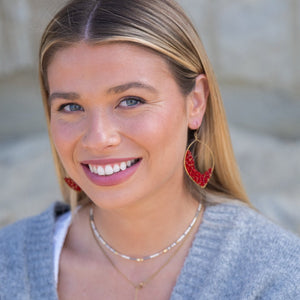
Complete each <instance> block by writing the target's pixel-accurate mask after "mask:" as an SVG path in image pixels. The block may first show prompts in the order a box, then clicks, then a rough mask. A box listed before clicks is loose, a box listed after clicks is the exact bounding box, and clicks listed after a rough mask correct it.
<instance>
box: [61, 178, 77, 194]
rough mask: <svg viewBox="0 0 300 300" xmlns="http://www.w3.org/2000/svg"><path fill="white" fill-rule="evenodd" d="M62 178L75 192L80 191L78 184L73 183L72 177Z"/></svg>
mask: <svg viewBox="0 0 300 300" xmlns="http://www.w3.org/2000/svg"><path fill="white" fill-rule="evenodd" d="M64 180H65V182H66V184H67V185H68V186H69V187H70V188H71V189H73V190H74V191H76V192H81V188H80V186H79V185H78V184H77V183H75V181H74V180H73V179H71V178H70V177H65V178H64Z"/></svg>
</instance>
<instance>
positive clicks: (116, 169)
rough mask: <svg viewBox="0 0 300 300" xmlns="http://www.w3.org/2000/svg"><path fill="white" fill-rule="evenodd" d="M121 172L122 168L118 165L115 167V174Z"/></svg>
mask: <svg viewBox="0 0 300 300" xmlns="http://www.w3.org/2000/svg"><path fill="white" fill-rule="evenodd" d="M118 172H120V166H119V165H118V164H115V165H114V173H118Z"/></svg>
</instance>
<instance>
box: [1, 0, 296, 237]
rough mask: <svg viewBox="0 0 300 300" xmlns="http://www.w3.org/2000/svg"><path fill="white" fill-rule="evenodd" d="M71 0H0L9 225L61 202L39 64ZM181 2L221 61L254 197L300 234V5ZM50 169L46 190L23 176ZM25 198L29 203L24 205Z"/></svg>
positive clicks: (4, 198) (250, 0)
mask: <svg viewBox="0 0 300 300" xmlns="http://www.w3.org/2000/svg"><path fill="white" fill-rule="evenodd" d="M65 2H66V1H65V0H0V173H1V174H0V182H1V183H0V184H1V185H2V186H1V189H0V190H1V197H0V198H1V199H0V226H1V224H2V225H3V224H4V223H7V222H11V221H13V220H15V219H17V218H20V217H23V216H24V215H29V214H32V213H36V212H37V211H39V210H40V209H41V207H42V206H43V205H40V206H39V204H40V203H41V201H40V199H41V198H42V199H45V203H46V202H47V203H48V202H51V201H53V195H52V194H51V193H52V192H53V193H54V195H55V197H58V198H59V192H58V189H57V186H56V183H55V176H54V170H53V168H52V167H51V166H52V162H51V158H50V151H49V145H48V143H47V138H46V125H45V120H44V115H43V108H42V104H41V97H40V92H39V86H38V85H39V84H38V78H37V60H38V45H39V39H40V37H41V34H42V32H43V29H44V27H45V26H46V24H47V22H48V21H49V19H50V17H51V16H53V14H54V12H55V11H56V10H57V9H58V8H59V7H61V6H62V5H63V4H64V3H65ZM179 3H180V4H181V5H182V6H183V7H184V9H185V10H186V12H187V13H188V15H189V16H190V17H191V19H192V20H193V22H194V24H195V25H196V27H197V29H198V31H199V33H200V35H201V37H202V40H203V42H204V45H205V47H206V49H207V52H208V56H209V57H210V59H211V61H212V64H213V67H214V70H215V73H216V75H217V78H218V81H219V83H220V86H221V92H222V95H223V99H224V104H225V108H226V112H227V115H228V119H229V123H230V126H231V128H232V133H233V142H234V147H235V150H236V153H237V158H238V161H239V164H240V166H241V172H242V176H243V179H244V181H245V183H246V187H247V189H248V191H249V194H250V197H251V198H253V199H254V202H255V201H257V202H256V203H255V204H257V206H258V207H259V208H260V209H262V210H263V211H264V212H265V214H267V215H268V214H269V215H270V216H271V217H272V218H274V219H277V220H278V222H279V223H281V224H283V225H285V224H287V227H289V228H291V229H292V230H295V231H298V232H299V233H300V218H299V215H300V209H299V208H300V203H299V201H300V200H299V196H298V195H299V194H300V180H299V178H300V171H299V169H300V161H299V160H300V154H299V153H300V151H299V150H300V121H299V120H300V59H299V53H300V1H298V0H180V1H179ZM39 136H41V139H39ZM20 149H23V150H24V151H23V150H22V151H23V152H20ZM30 149H31V150H30ZM22 157H26V158H27V161H25V160H22V159H21V158H22ZM29 159H30V161H29ZM41 168H47V176H48V177H47V178H44V181H43V182H42V184H39V185H38V188H34V187H32V186H30V184H28V183H27V181H24V174H28V176H32V178H37V177H39V178H40V179H41V178H42V177H43V176H44V175H43V174H45V171H44V170H42V169H41ZM26 170H27V172H26ZM27 180H28V178H27ZM18 187H19V188H18ZM50 191H51V192H50ZM11 197H12V198H16V199H15V200H14V199H13V200H10V201H8V199H10V198H11ZM19 198H24V199H25V200H24V201H27V202H26V203H27V205H26V206H23V207H22V209H17V207H18V204H17V203H19V202H13V201H20V200H19ZM255 199H256V200H255ZM14 203H15V204H14ZM42 203H43V202H42ZM32 205H33V206H34V208H35V210H34V209H33V208H32ZM44 205H45V204H44ZM1 218H2V219H1Z"/></svg>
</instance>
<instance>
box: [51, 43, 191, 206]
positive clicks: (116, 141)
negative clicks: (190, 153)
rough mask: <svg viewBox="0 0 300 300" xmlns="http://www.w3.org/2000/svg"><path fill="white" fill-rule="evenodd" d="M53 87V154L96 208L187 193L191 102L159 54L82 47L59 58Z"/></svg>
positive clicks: (53, 65) (130, 47) (111, 46)
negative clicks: (178, 191) (185, 166)
mask: <svg viewBox="0 0 300 300" xmlns="http://www.w3.org/2000/svg"><path fill="white" fill-rule="evenodd" d="M48 81H49V90H50V97H49V102H50V109H51V122H50V124H51V134H52V138H53V142H54V144H55V147H56V150H57V152H58V154H59V157H60V159H61V162H62V164H63V166H64V168H65V170H66V172H67V174H68V175H69V176H70V177H71V178H72V179H73V180H74V181H75V182H76V183H77V184H78V185H79V186H80V187H81V188H82V189H83V190H84V192H85V193H86V194H87V195H88V196H89V197H90V198H91V200H92V201H94V202H95V203H96V204H97V205H98V206H100V207H101V206H102V207H107V208H109V207H113V206H116V207H121V206H126V205H129V204H133V203H136V201H139V200H140V201H141V200H142V199H144V200H145V199H147V198H149V199H150V198H156V199H157V198H158V197H161V196H162V195H163V194H164V193H166V192H171V191H172V190H174V189H175V190H176V189H177V187H178V188H183V186H184V184H183V172H184V169H183V157H184V152H185V147H186V141H187V129H188V126H189V124H190V123H191V115H192V113H191V111H192V109H190V107H191V106H192V104H191V103H192V102H193V100H189V98H188V96H187V97H185V96H183V95H182V93H181V92H180V90H179V87H178V85H177V84H176V82H175V80H174V78H173V76H172V74H171V73H170V70H169V68H168V66H167V64H166V62H165V61H164V60H163V59H162V58H161V57H160V56H159V55H157V54H155V53H153V52H152V51H150V50H147V49H144V48H142V47H138V46H134V45H130V44H125V43H114V44H105V45H93V46H91V45H87V44H84V43H80V44H77V45H75V46H73V47H70V48H66V49H63V50H60V51H59V52H57V53H56V55H55V56H54V59H53V61H52V62H51V64H50V65H49V67H48ZM189 103H190V104H189Z"/></svg>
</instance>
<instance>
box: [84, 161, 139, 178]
mask: <svg viewBox="0 0 300 300" xmlns="http://www.w3.org/2000/svg"><path fill="white" fill-rule="evenodd" d="M138 161H139V159H132V160H128V161H122V162H120V163H114V164H106V165H94V164H88V167H89V169H90V171H91V173H93V174H97V175H99V176H109V175H112V174H115V173H119V172H122V171H125V170H126V169H128V168H130V167H131V166H133V165H135V164H136V163H137V162H138Z"/></svg>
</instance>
